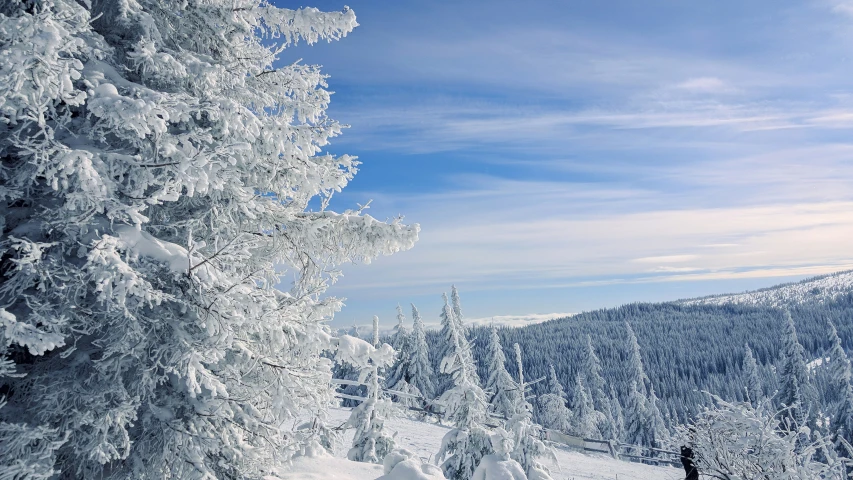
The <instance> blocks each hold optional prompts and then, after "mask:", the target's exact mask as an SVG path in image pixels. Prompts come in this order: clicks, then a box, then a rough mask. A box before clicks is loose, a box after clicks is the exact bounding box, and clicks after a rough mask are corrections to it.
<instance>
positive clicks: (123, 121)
mask: <svg viewBox="0 0 853 480" xmlns="http://www.w3.org/2000/svg"><path fill="white" fill-rule="evenodd" d="M356 25H357V23H356V20H355V15H354V13H353V12H352V11H351V10H349V9H344V11H342V12H336V13H323V12H320V11H318V10H316V9H313V8H303V9H299V10H289V9H281V8H277V7H275V6H273V5H271V4H270V3H268V2H266V1H263V0H262V1H256V0H253V1H249V0H206V1H203V2H196V1H194V2H171V1H170V2H166V1H163V0H133V1H77V0H45V1H21V2H16V1H13V2H8V1H7V2H0V39H2V40H0V125H2V127H0V130H2V133H0V159H2V172H3V173H2V176H1V177H0V191H2V193H3V199H2V201H0V210H1V211H2V215H0V218H2V222H0V257H2V259H3V276H2V277H0V298H2V301H0V304H2V306H3V308H2V309H0V325H3V327H2V328H3V330H4V331H5V334H4V337H3V340H2V341H0V365H2V367H0V369H2V371H3V376H2V377H0V391H2V392H4V395H5V401H4V403H3V406H0V445H2V447H0V477H2V478H14V477H16V476H17V474H16V473H14V471H12V470H10V468H15V467H10V465H15V464H19V462H25V464H29V465H33V471H34V472H36V473H34V476H35V477H36V478H38V477H39V476H41V477H42V478H45V477H46V476H56V477H58V478H84V479H85V478H163V477H165V476H169V477H170V478H181V479H189V480H192V479H201V478H205V479H212V478H261V477H263V476H265V475H268V474H269V472H270V471H271V470H272V469H273V468H274V467H275V466H277V465H280V464H282V463H283V462H286V461H287V459H288V458H289V456H290V455H291V454H293V453H294V452H296V451H298V450H300V449H301V448H302V445H300V444H299V443H298V442H293V441H292V440H293V437H292V436H291V435H290V432H287V431H286V429H284V428H282V426H283V425H285V422H286V420H287V419H288V418H292V417H293V416H296V415H302V414H303V413H309V414H310V413H317V411H318V410H320V409H323V408H324V407H325V406H326V405H328V404H329V403H330V401H331V395H332V390H331V388H330V387H329V378H330V373H331V372H330V368H331V362H330V361H328V360H326V359H323V358H322V357H321V355H320V354H321V352H323V351H324V350H326V349H328V348H330V342H331V339H330V336H329V329H328V327H327V326H326V322H327V321H328V320H329V319H330V318H331V317H332V315H333V314H334V312H336V311H337V310H338V309H339V308H340V306H341V302H340V301H339V300H337V299H334V298H325V297H324V293H325V291H326V289H327V286H328V284H329V283H330V282H331V281H333V280H334V279H335V278H337V277H338V273H339V272H338V270H337V266H339V265H343V264H346V263H348V262H350V261H353V260H365V261H368V260H370V259H372V258H375V257H377V256H379V255H383V254H391V253H394V252H396V251H399V250H401V249H406V248H409V247H411V246H412V245H413V244H414V241H415V240H416V239H417V233H418V228H417V227H416V226H414V227H408V226H405V225H403V224H402V223H400V221H399V220H394V221H392V222H391V223H390V224H386V223H383V222H377V221H376V220H374V219H373V218H370V217H368V216H366V215H364V214H363V212H362V211H351V212H345V214H337V213H334V212H332V211H329V210H327V208H326V207H327V206H328V202H329V199H330V198H331V195H332V193H333V192H335V191H339V190H341V189H342V188H344V187H345V186H346V185H347V183H348V182H349V181H350V179H351V178H352V177H353V175H354V174H355V172H356V169H357V165H358V162H357V161H356V159H355V158H353V157H350V156H347V155H343V156H337V157H336V156H333V155H331V154H328V153H326V151H327V145H328V143H329V140H330V139H331V138H332V137H334V136H336V135H338V134H339V133H340V132H341V128H342V127H341V125H340V124H338V123H337V122H335V121H334V120H332V119H329V118H328V117H327V116H326V108H327V106H328V103H329V99H330V96H329V95H330V94H329V92H328V91H327V90H326V76H325V75H323V74H322V73H321V72H320V69H319V67H317V66H312V65H307V64H304V63H301V62H294V63H291V64H286V65H282V66H280V67H278V68H276V67H274V64H275V63H278V61H277V60H278V56H279V54H280V53H281V52H282V51H283V50H284V49H285V48H287V47H290V46H293V45H294V44H295V43H296V42H297V41H300V40H301V41H304V42H306V43H309V44H312V43H315V42H316V41H318V40H320V39H326V40H336V39H339V38H341V37H344V36H345V35H347V34H348V33H349V32H350V31H352V29H353V28H355V27H356ZM316 200H319V202H316ZM315 204H316V205H318V208H316V209H315V208H314V207H313V205H315ZM285 272H286V277H287V278H292V279H294V280H293V283H292V284H288V282H282V280H284V279H285ZM279 284H281V285H283V287H284V289H285V290H289V291H284V292H283V291H281V290H278V289H277V288H276V286H277V285H279ZM10 373H11V375H9V374H10ZM21 412H26V413H27V414H26V415H22V414H21ZM22 445H28V446H27V447H22ZM25 451H27V452H29V453H25ZM54 472H56V473H54Z"/></svg>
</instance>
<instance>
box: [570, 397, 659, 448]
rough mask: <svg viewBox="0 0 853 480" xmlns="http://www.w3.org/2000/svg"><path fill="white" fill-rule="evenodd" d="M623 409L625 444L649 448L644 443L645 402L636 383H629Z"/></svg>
mask: <svg viewBox="0 0 853 480" xmlns="http://www.w3.org/2000/svg"><path fill="white" fill-rule="evenodd" d="M624 407H625V408H624V415H625V434H624V439H625V442H626V443H630V444H633V445H640V446H651V445H648V444H647V443H646V438H647V437H646V433H647V432H648V430H649V421H648V418H649V414H648V406H647V400H646V397H645V395H643V394H642V393H640V390H639V389H638V388H637V382H631V387H630V389H629V390H628V397H627V399H626V400H625V406H624ZM574 414H575V415H577V412H576V411H575V412H574Z"/></svg>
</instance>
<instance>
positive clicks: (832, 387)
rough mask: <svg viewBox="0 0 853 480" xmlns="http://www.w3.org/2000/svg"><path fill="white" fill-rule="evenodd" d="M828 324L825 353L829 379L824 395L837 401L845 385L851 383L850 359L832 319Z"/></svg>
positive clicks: (842, 394)
mask: <svg viewBox="0 0 853 480" xmlns="http://www.w3.org/2000/svg"><path fill="white" fill-rule="evenodd" d="M827 323H828V326H829V352H828V353H827V357H828V359H827V362H828V363H827V365H826V368H827V371H828V377H829V380H830V383H829V385H827V387H826V388H827V390H828V391H827V392H826V397H827V398H829V399H830V400H832V401H837V399H841V398H843V397H844V395H845V392H846V391H847V387H848V386H849V385H850V383H851V375H850V361H849V359H848V358H847V352H845V351H844V347H842V346H841V338H839V337H838V330H836V329H835V325H834V324H833V323H832V321H828V322H827Z"/></svg>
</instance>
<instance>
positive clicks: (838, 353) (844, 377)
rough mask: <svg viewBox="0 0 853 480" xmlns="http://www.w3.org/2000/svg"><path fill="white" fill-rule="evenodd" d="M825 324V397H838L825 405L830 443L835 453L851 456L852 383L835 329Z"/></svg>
mask: <svg viewBox="0 0 853 480" xmlns="http://www.w3.org/2000/svg"><path fill="white" fill-rule="evenodd" d="M828 323H829V342H830V348H829V353H828V361H829V363H828V365H827V367H828V368H829V378H830V379H831V381H832V383H831V384H830V385H829V389H831V392H830V393H829V394H828V395H827V396H828V397H829V398H834V399H838V400H837V403H835V404H834V405H829V406H828V408H829V412H830V421H829V432H830V435H831V440H832V443H833V445H834V447H835V450H836V452H837V453H838V455H840V456H843V457H847V458H851V457H853V452H851V451H850V450H848V449H851V450H853V382H851V369H850V360H849V359H848V357H847V352H845V351H844V348H843V347H842V346H841V339H840V338H838V331H837V330H836V329H835V325H833V324H832V322H828Z"/></svg>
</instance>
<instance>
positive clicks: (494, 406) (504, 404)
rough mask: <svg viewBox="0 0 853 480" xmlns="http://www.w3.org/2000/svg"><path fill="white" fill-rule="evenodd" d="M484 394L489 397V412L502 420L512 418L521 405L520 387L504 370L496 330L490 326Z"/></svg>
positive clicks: (502, 356) (504, 363)
mask: <svg viewBox="0 0 853 480" xmlns="http://www.w3.org/2000/svg"><path fill="white" fill-rule="evenodd" d="M486 365H488V366H487V367H486V371H488V372H489V378H488V379H487V380H486V387H485V390H486V394H487V395H488V396H489V404H490V405H489V410H490V411H491V412H494V413H496V414H498V415H501V416H502V417H504V418H512V416H513V415H515V413H516V410H515V409H516V407H517V406H518V405H520V404H521V402H520V397H521V395H522V393H521V387H520V386H519V385H518V383H516V382H515V380H513V378H512V376H511V375H510V374H509V372H507V370H506V356H505V355H504V351H503V347H501V339H500V336H499V335H498V330H497V328H495V327H494V326H492V330H491V334H490V335H489V345H488V347H487V351H486Z"/></svg>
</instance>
